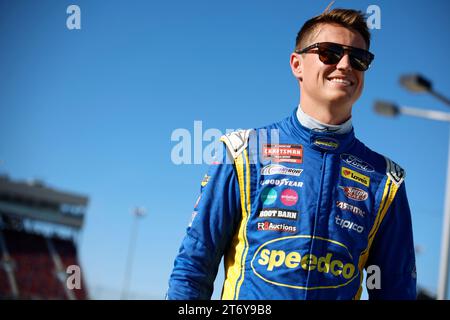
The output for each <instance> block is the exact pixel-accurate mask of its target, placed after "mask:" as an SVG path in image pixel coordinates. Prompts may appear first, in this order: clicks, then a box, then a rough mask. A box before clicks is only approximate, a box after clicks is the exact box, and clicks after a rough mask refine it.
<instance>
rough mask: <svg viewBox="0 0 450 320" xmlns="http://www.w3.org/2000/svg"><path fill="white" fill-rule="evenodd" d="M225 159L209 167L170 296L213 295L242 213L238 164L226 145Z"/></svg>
mask: <svg viewBox="0 0 450 320" xmlns="http://www.w3.org/2000/svg"><path fill="white" fill-rule="evenodd" d="M223 150H224V151H223V155H224V156H223V157H222V158H223V159H222V160H223V161H220V163H214V164H212V165H211V166H210V167H209V170H208V173H207V174H206V175H205V178H204V179H203V181H202V188H201V194H200V198H199V200H198V201H197V204H196V207H195V209H194V213H193V220H192V222H191V223H190V224H189V226H188V228H187V230H186V235H185V237H184V239H183V242H182V244H181V247H180V249H179V252H178V255H177V257H176V258H175V262H174V268H173V271H172V274H171V276H170V279H169V289H168V292H167V296H166V298H167V299H169V300H180V299H183V300H195V299H202V300H204V299H210V298H211V295H212V293H213V285H214V280H215V278H216V275H217V270H218V267H219V264H220V261H221V258H222V256H223V254H224V252H225V251H226V250H227V247H228V245H229V243H231V239H232V237H233V235H234V232H235V229H236V225H237V222H238V221H239V219H240V216H241V208H240V200H239V186H238V180H237V177H236V174H235V169H234V165H233V164H232V161H229V160H228V159H229V156H228V155H227V151H226V147H225V145H223Z"/></svg>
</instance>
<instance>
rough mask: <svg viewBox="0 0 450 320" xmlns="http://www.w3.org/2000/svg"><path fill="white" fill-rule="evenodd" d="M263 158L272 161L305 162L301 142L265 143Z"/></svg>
mask: <svg viewBox="0 0 450 320" xmlns="http://www.w3.org/2000/svg"><path fill="white" fill-rule="evenodd" d="M263 159H264V160H270V161H272V162H290V163H302V162H303V146H302V145H301V144H265V145H263Z"/></svg>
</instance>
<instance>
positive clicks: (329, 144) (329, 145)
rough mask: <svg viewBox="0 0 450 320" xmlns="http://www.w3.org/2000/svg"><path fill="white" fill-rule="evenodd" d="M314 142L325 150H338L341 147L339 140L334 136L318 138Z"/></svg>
mask: <svg viewBox="0 0 450 320" xmlns="http://www.w3.org/2000/svg"><path fill="white" fill-rule="evenodd" d="M313 143H314V144H315V145H316V146H318V147H319V148H321V149H325V150H336V149H337V148H338V147H339V141H337V140H336V139H332V138H317V139H316V140H314V142H313Z"/></svg>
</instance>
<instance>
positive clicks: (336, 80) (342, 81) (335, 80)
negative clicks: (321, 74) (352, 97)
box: [330, 78, 351, 86]
mask: <svg viewBox="0 0 450 320" xmlns="http://www.w3.org/2000/svg"><path fill="white" fill-rule="evenodd" d="M330 81H331V82H337V83H343V84H345V85H346V86H349V85H350V84H351V82H350V81H348V80H344V79H340V78H331V79H330Z"/></svg>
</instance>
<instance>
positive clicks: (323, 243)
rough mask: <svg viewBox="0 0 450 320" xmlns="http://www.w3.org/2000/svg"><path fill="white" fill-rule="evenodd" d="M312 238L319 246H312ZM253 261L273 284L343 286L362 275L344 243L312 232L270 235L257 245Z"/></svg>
mask: <svg viewBox="0 0 450 320" xmlns="http://www.w3.org/2000/svg"><path fill="white" fill-rule="evenodd" d="M312 241H315V243H317V245H315V246H313V248H314V247H316V248H318V249H312V250H311V242H312ZM250 265H251V268H252V271H253V273H254V274H255V275H257V276H258V277H259V278H260V279H262V280H263V281H266V282H268V283H270V285H271V286H280V287H284V288H286V287H287V288H290V289H298V290H305V289H309V290H311V289H327V288H330V289H331V288H337V287H343V286H346V285H348V284H350V283H352V281H353V280H354V279H356V278H357V277H359V275H360V274H359V269H358V262H357V261H356V260H354V259H353V257H352V255H351V253H350V250H349V249H348V248H347V247H346V246H345V245H344V244H343V243H340V242H338V241H336V240H334V239H326V238H323V237H315V236H311V235H288V236H283V237H280V238H278V239H271V240H269V241H267V242H266V243H263V244H262V245H260V246H259V247H258V248H257V250H256V251H255V253H254V255H253V258H252V260H251V262H250Z"/></svg>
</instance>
